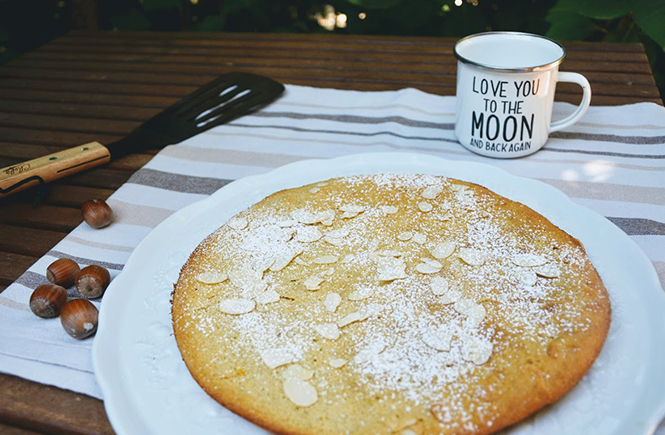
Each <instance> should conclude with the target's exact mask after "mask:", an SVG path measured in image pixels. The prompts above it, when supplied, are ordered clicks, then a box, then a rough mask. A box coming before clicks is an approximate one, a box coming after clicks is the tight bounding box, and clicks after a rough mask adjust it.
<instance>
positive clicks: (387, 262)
mask: <svg viewBox="0 0 665 435" xmlns="http://www.w3.org/2000/svg"><path fill="white" fill-rule="evenodd" d="M376 267H377V272H378V273H379V281H381V282H390V281H394V280H396V279H404V278H406V263H405V262H404V260H402V259H401V258H394V257H380V258H379V259H378V262H377V265H376Z"/></svg>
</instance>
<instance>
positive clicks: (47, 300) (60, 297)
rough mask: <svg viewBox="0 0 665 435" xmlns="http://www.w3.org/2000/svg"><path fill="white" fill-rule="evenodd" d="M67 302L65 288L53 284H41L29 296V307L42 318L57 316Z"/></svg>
mask: <svg viewBox="0 0 665 435" xmlns="http://www.w3.org/2000/svg"><path fill="white" fill-rule="evenodd" d="M65 302H67V290H65V288H64V287H61V286H59V285H55V284H42V285H40V286H39V287H37V288H36V289H35V291H34V292H32V295H31V296H30V309H31V310H32V312H33V313H35V315H37V316H39V317H42V318H44V319H52V318H54V317H58V315H59V314H60V310H61V309H62V307H63V305H65Z"/></svg>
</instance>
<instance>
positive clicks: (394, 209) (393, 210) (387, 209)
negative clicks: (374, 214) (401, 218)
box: [379, 205, 399, 214]
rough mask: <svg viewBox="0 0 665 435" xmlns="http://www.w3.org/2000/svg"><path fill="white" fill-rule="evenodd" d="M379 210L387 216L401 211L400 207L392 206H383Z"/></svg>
mask: <svg viewBox="0 0 665 435" xmlns="http://www.w3.org/2000/svg"><path fill="white" fill-rule="evenodd" d="M379 209H380V210H381V211H382V212H384V213H385V214H395V213H397V212H398V211H399V208H398V207H395V206H392V205H382V206H380V207H379Z"/></svg>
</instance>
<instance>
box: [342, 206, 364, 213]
mask: <svg viewBox="0 0 665 435" xmlns="http://www.w3.org/2000/svg"><path fill="white" fill-rule="evenodd" d="M339 209H340V210H341V211H344V212H348V213H362V212H364V211H365V209H366V207H364V206H362V205H342V206H340V207H339Z"/></svg>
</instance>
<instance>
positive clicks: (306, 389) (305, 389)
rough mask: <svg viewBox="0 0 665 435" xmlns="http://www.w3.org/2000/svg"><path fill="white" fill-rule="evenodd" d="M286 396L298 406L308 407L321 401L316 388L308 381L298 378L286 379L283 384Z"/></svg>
mask: <svg viewBox="0 0 665 435" xmlns="http://www.w3.org/2000/svg"><path fill="white" fill-rule="evenodd" d="M282 386H283V389H284V394H286V397H287V398H288V399H289V400H290V401H291V402H293V403H294V404H295V405H296V406H300V407H303V408H305V407H308V406H311V405H313V404H315V403H316V401H317V400H319V395H318V393H317V391H316V388H314V386H313V385H312V384H310V383H309V382H307V381H303V380H302V379H298V378H288V379H285V380H284V382H283V384H282Z"/></svg>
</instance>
